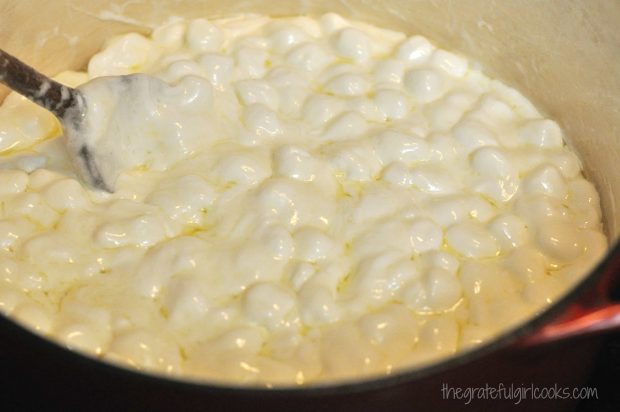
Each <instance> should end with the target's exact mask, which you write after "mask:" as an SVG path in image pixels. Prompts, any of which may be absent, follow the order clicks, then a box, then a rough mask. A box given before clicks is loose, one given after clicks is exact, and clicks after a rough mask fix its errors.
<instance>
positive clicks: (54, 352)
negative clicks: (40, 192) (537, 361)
mask: <svg viewBox="0 0 620 412" xmlns="http://www.w3.org/2000/svg"><path fill="white" fill-rule="evenodd" d="M618 268H620V239H616V240H614V244H613V246H610V247H609V249H608V252H607V253H606V255H605V257H604V258H603V259H601V261H599V263H598V264H597V265H596V266H595V267H594V268H593V269H592V270H591V271H590V273H589V274H588V275H587V276H585V277H584V278H583V279H581V280H580V281H579V282H578V283H576V284H575V285H574V286H573V288H572V289H571V290H570V291H569V292H568V293H566V294H565V295H564V296H562V297H561V298H560V299H558V301H557V302H555V303H554V304H553V305H550V306H548V307H547V308H546V309H545V310H543V311H542V312H541V313H539V314H538V315H536V316H534V317H532V318H530V319H529V320H527V321H526V322H524V323H521V324H519V325H517V326H515V327H513V328H510V329H507V330H505V331H504V332H503V333H501V334H499V335H497V336H496V337H495V338H494V339H492V340H490V341H488V342H487V343H484V344H482V345H480V346H477V347H474V348H472V349H469V350H465V351H462V352H460V353H457V354H455V355H452V356H450V357H448V358H446V359H444V360H440V361H437V362H431V363H429V364H427V365H425V366H418V367H403V368H400V369H398V370H396V371H395V372H394V373H392V374H390V375H384V374H378V375H369V376H364V377H361V378H347V379H345V380H338V381H327V382H324V383H320V382H319V383H316V384H309V385H303V386H275V387H272V388H270V387H265V386H259V385H249V386H246V385H238V386H237V385H234V384H232V383H230V382H226V383H224V382H212V381H200V380H197V379H195V380H192V379H187V378H183V377H174V376H168V375H164V374H159V373H155V372H149V371H138V370H134V369H129V368H128V367H125V366H124V365H121V364H114V363H111V362H106V361H103V360H98V359H96V358H94V357H92V356H91V355H89V354H85V353H82V352H79V351H74V350H71V349H68V348H66V347H63V346H62V345H61V344H60V343H59V342H56V341H53V340H51V339H48V338H46V337H44V336H42V335H40V334H38V333H36V332H34V331H32V330H30V329H29V328H27V327H26V326H23V325H21V324H19V323H18V322H16V321H14V320H12V319H10V318H9V317H7V316H6V315H4V314H1V316H0V328H1V329H2V330H7V329H8V332H9V334H11V335H13V334H16V335H18V336H15V335H13V337H16V338H17V340H21V339H29V340H31V341H32V342H33V344H34V343H35V342H36V345H37V346H38V347H40V348H41V349H42V350H41V352H47V353H46V354H45V355H48V356H64V357H66V358H68V359H69V360H70V361H72V362H74V363H76V362H81V363H83V364H85V367H88V368H91V369H93V373H97V372H98V371H99V372H106V373H108V374H111V375H116V376H118V377H119V378H123V379H131V380H134V381H138V380H141V381H142V382H143V383H144V384H155V385H159V386H162V385H165V386H168V387H172V388H175V389H178V390H185V391H187V390H189V391H192V392H195V391H197V392H203V393H205V395H206V394H207V393H213V392H218V393H220V394H229V395H237V396H249V397H268V398H278V397H291V396H295V397H312V396H324V395H333V394H342V393H343V392H346V393H357V392H364V391H368V390H378V389H382V388H385V387H389V386H393V385H398V384H402V383H405V382H411V381H415V380H419V379H422V378H427V377H430V376H432V375H438V374H440V373H442V372H445V371H447V370H449V369H452V368H455V367H459V366H462V365H465V364H467V363H471V362H473V361H475V360H478V359H480V358H482V357H484V356H486V355H490V354H492V353H494V352H498V351H499V350H501V349H505V348H507V347H510V345H512V344H514V343H517V342H518V341H520V340H521V339H522V338H523V337H525V336H527V335H530V334H532V333H533V332H535V331H536V330H538V329H539V328H541V327H542V326H544V325H545V324H548V323H550V322H551V321H553V320H554V319H556V318H558V317H559V316H560V315H562V314H563V313H564V312H565V310H566V309H567V308H568V307H569V306H570V305H571V304H573V303H575V301H576V300H577V298H578V297H579V296H580V295H582V293H584V292H586V290H588V289H589V288H591V287H593V286H595V285H596V284H597V282H598V281H601V280H604V279H603V275H607V276H612V275H614V273H613V271H616V272H617V271H618ZM543 344H544V343H543Z"/></svg>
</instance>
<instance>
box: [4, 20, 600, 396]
mask: <svg viewBox="0 0 620 412" xmlns="http://www.w3.org/2000/svg"><path fill="white" fill-rule="evenodd" d="M142 71H144V72H148V73H151V74H153V75H155V76H157V77H160V78H162V79H164V80H165V81H167V82H169V83H171V84H172V88H171V89H168V88H164V89H159V88H157V91H158V93H155V94H145V95H143V96H137V97H138V98H143V100H144V101H143V103H144V106H143V107H140V110H138V111H137V113H144V115H142V117H141V120H144V121H143V122H141V123H131V122H133V121H135V120H136V119H135V118H132V117H131V116H128V117H127V118H126V119H120V120H119V123H118V125H120V127H121V128H122V127H128V128H131V129H130V130H132V133H133V135H134V136H139V137H138V138H137V139H136V140H135V141H134V143H139V145H138V147H137V150H136V151H135V152H131V151H130V150H129V149H131V146H126V145H123V144H119V145H118V146H115V145H114V144H113V143H114V142H113V141H112V140H106V141H104V143H105V144H106V149H107V150H119V154H124V155H125V156H126V158H127V159H128V160H127V162H126V163H123V164H122V165H120V166H122V167H121V168H120V169H119V170H120V171H121V172H122V173H121V175H120V178H119V180H118V185H117V186H118V190H117V192H116V193H114V194H113V195H109V194H106V193H100V192H89V191H87V190H85V189H84V188H83V187H82V186H81V185H80V184H79V183H78V181H76V180H75V178H74V177H73V174H72V172H71V167H70V166H69V164H68V162H67V159H66V155H65V154H64V152H63V149H62V143H63V142H62V140H61V139H55V140H50V139H49V138H50V137H53V136H54V135H55V134H57V133H58V131H59V129H58V126H57V124H56V123H55V121H54V120H53V119H51V118H50V115H47V114H45V113H44V112H41V111H40V110H38V109H37V108H36V107H34V106H33V105H32V104H30V103H29V102H27V101H25V100H23V99H20V98H17V97H15V96H11V97H9V99H8V100H7V102H5V104H4V105H3V107H2V108H1V109H0V119H2V123H1V124H0V137H1V140H0V143H1V144H2V145H3V146H2V149H4V155H3V160H2V165H3V170H0V181H1V182H2V184H1V185H0V187H2V188H3V189H2V192H1V193H0V196H1V197H0V200H1V201H2V205H3V209H2V220H0V225H2V226H3V231H2V233H3V234H2V236H3V237H2V238H1V239H0V245H1V246H2V248H3V249H2V252H1V253H0V259H1V262H2V268H3V276H4V281H3V282H2V283H1V284H0V307H1V308H2V310H3V311H4V312H5V313H7V314H9V315H10V316H13V317H14V318H16V319H18V320H20V321H22V322H24V323H25V324H27V325H29V326H31V327H32V328H34V329H36V330H38V331H40V332H41V333H43V334H45V335H48V336H52V337H54V338H55V339H58V340H59V341H61V342H63V343H64V344H66V345H67V346H69V347H70V348H74V349H78V350H83V351H86V352H88V353H91V354H94V355H96V356H99V357H101V358H103V359H108V360H112V361H115V362H121V363H126V364H128V365H131V366H133V367H137V368H139V369H145V370H149V371H157V372H160V373H166V374H171V375H175V376H185V377H192V378H199V379H210V380H220V381H226V382H234V383H259V384H302V383H312V382H317V381H320V380H329V379H341V378H352V377H359V376H361V375H365V374H374V373H379V374H381V373H391V372H392V371H393V370H395V369H398V368H401V367H406V366H412V365H420V364H424V363H426V362H429V361H432V360H436V359H439V358H442V357H445V356H449V355H451V354H453V353H455V352H456V351H458V350H461V349H464V348H468V347H471V346H472V345H477V344H480V343H481V342H484V341H486V340H488V339H489V338H491V337H492V336H494V335H495V334H497V333H499V332H500V331H502V330H504V329H505V328H507V327H510V326H512V325H515V324H516V323H519V322H522V321H523V320H524V319H526V318H527V317H528V316H531V315H532V314H534V313H535V312H536V311H539V310H541V309H542V308H543V307H545V306H546V305H548V304H550V303H552V302H553V301H554V300H555V299H556V298H557V297H558V296H561V294H562V293H564V292H565V291H566V290H567V289H569V288H570V286H571V285H572V284H573V283H574V282H576V281H577V280H579V279H581V277H582V276H583V275H584V274H586V273H587V272H588V270H589V268H590V267H591V266H592V265H593V264H594V263H595V262H596V261H597V260H598V259H599V257H600V256H601V255H602V254H603V253H604V251H605V249H606V239H605V237H604V235H603V234H602V233H601V212H600V207H599V198H598V194H597V192H596V190H595V189H594V187H593V185H592V184H591V183H589V182H588V181H586V180H585V179H584V178H583V177H582V175H581V171H580V162H579V160H578V159H577V158H576V156H575V155H574V154H573V153H572V152H571V151H570V150H568V149H567V148H566V147H565V146H564V145H563V142H562V132H561V129H560V128H559V127H558V125H557V124H556V123H555V122H553V121H551V120H545V119H544V118H543V117H542V116H541V115H540V113H539V112H538V111H537V110H536V109H535V108H534V106H532V104H531V103H529V102H528V101H527V100H526V99H525V98H524V97H523V96H521V95H520V94H519V93H518V92H516V91H515V90H513V89H510V88H508V87H506V86H505V85H503V84H501V83H499V82H497V81H494V80H490V79H489V78H487V77H485V76H484V75H482V74H481V73H480V72H479V71H477V70H476V69H475V68H473V67H472V64H471V63H470V62H469V61H468V60H467V59H465V58H464V57H462V56H460V55H458V54H454V53H450V52H447V51H444V50H438V49H436V48H435V47H434V46H433V45H432V44H431V43H430V42H428V40H426V39H425V38H423V37H420V36H413V37H407V36H406V35H404V34H402V33H398V32H393V31H387V30H381V29H378V28H376V27H373V26H369V25H367V24H364V23H351V22H349V21H347V20H344V19H343V18H341V17H340V16H338V15H335V14H328V15H324V16H323V17H321V18H320V19H319V20H314V19H311V18H307V17H302V18H293V19H287V20H282V19H280V20H273V19H271V18H267V17H260V16H253V17H243V18H232V19H226V20H218V21H211V22H209V21H207V20H204V19H202V20H194V21H191V22H184V21H182V20H179V19H172V20H169V21H168V23H167V24H166V25H164V26H162V27H159V28H157V29H156V30H155V31H154V32H153V34H152V36H151V37H144V36H141V35H138V34H129V35H125V36H121V37H117V38H114V39H112V40H110V41H109V42H108V43H107V47H106V48H105V49H104V50H103V51H102V52H100V53H99V54H97V55H96V56H94V57H93V58H92V59H91V60H90V63H89V65H88V74H89V75H88V76H86V75H84V74H83V73H69V72H68V73H64V74H63V75H61V76H60V77H59V79H60V80H61V81H64V82H66V83H68V84H71V85H77V84H80V83H83V82H84V81H85V80H87V78H88V77H89V76H90V77H97V76H104V75H119V74H129V73H135V72H142ZM92 84H94V86H87V87H91V88H90V89H88V90H89V93H91V97H92V98H93V101H96V98H97V97H105V96H109V91H108V90H107V89H105V90H103V94H102V90H101V89H98V88H97V87H98V86H97V83H92ZM166 87H167V86H166ZM162 90H163V91H162ZM101 101H102V102H103V103H104V104H105V100H101ZM126 103H127V102H125V103H124V104H126ZM129 103H130V104H127V110H132V108H131V106H132V104H134V105H135V104H138V103H139V101H138V100H137V101H135V102H129ZM214 113H215V114H216V115H213V114H214ZM123 122H125V123H123ZM168 124H170V125H171V126H170V127H172V131H171V132H170V135H174V136H175V137H177V138H178V140H175V141H174V142H168V143H169V144H170V145H171V146H166V147H165V148H163V150H162V147H161V145H160V143H161V142H162V141H164V142H165V140H161V136H160V134H161V133H160V128H161V127H166V125H168ZM168 143H166V144H168ZM173 143H174V144H173ZM166 155H169V156H166ZM136 159H138V161H136Z"/></svg>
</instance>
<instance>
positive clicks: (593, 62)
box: [0, 0, 620, 411]
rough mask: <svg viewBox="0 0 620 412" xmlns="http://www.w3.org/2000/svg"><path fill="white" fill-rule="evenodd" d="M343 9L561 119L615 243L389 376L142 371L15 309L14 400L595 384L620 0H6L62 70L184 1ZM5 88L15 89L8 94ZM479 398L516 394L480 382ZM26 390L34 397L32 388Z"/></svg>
mask: <svg viewBox="0 0 620 412" xmlns="http://www.w3.org/2000/svg"><path fill="white" fill-rule="evenodd" d="M327 11H333V12H336V13H340V14H342V15H344V16H346V17H348V18H352V19H359V20H364V21H367V22H369V23H372V24H376V25H378V26H383V27H387V28H391V29H394V30H399V31H403V32H407V33H422V34H424V35H426V36H427V37H429V38H430V39H432V40H434V42H435V43H436V44H437V45H438V46H440V47H443V48H446V49H452V50H457V51H460V52H462V53H464V54H466V55H468V56H469V57H471V58H472V59H473V60H475V61H477V62H479V63H480V64H481V65H482V67H483V68H484V70H485V71H486V73H487V74H489V75H490V76H491V77H495V78H498V79H500V80H502V81H504V82H505V83H507V84H508V85H510V86H513V87H515V88H517V89H518V90H520V91H521V92H522V93H523V94H524V95H525V96H526V97H528V98H529V99H530V100H531V101H532V102H533V103H534V104H536V105H537V106H538V107H539V108H540V109H542V111H543V112H545V114H546V115H548V116H549V117H551V118H553V119H555V120H557V121H558V122H559V124H560V125H561V126H562V128H563V129H564V131H565V134H566V136H567V139H568V143H569V144H570V146H572V147H573V148H574V150H576V151H577V153H578V154H579V155H580V158H581V159H582V162H583V166H584V169H585V171H586V174H587V176H588V178H589V179H590V180H592V181H593V182H594V183H595V185H596V187H597V188H598V190H599V192H600V196H601V205H602V209H603V218H604V222H605V226H606V234H607V235H608V237H609V239H610V245H611V246H610V249H609V252H608V254H607V255H606V257H605V258H604V260H603V261H602V262H601V263H600V265H599V266H598V267H597V268H595V269H594V270H593V271H592V272H591V273H590V274H588V275H587V276H586V277H584V279H583V281H581V282H580V283H579V284H577V285H576V286H575V287H574V288H573V289H572V290H570V291H569V292H568V293H567V294H566V295H565V296H564V297H563V298H562V299H560V300H558V301H557V302H556V303H555V304H553V305H552V306H551V307H549V308H548V309H546V310H545V311H544V312H542V313H540V314H539V315H538V316H536V317H535V318H533V319H530V320H528V321H527V322H525V323H524V324H522V325H520V326H518V327H515V328H513V329H511V330H506V331H504V332H503V333H502V334H501V335H499V336H498V337H497V338H496V339H494V340H492V341H489V342H488V343H487V344H485V345H482V346H481V347H478V348H476V349H474V350H471V351H469V352H464V353H461V354H459V355H457V356H454V357H452V358H449V359H447V360H445V361H443V362H441V363H437V364H434V365H430V366H427V367H424V368H421V369H414V370H408V371H403V372H400V373H395V374H393V375H391V376H387V377H383V378H373V379H364V380H357V381H348V382H344V383H338V384H325V385H319V386H313V387H306V388H297V389H278V388H276V389H266V388H233V387H224V386H219V385H217V384H204V383H202V384H201V383H191V382H181V381H175V380H171V379H166V378H162V377H157V376H152V375H147V374H140V373H137V372H133V371H129V370H126V369H123V368H120V367H116V366H112V365H108V364H104V363H101V362H98V361H95V360H93V359H91V358H88V357H85V356H82V355H79V354H76V353H72V352H69V351H67V350H65V349H63V348H61V347H60V346H57V345H56V344H54V343H51V342H49V341H47V340H45V339H43V338H40V337H38V336H37V335H35V334H33V333H31V332H30V331H28V330H26V329H24V328H22V327H21V326H19V325H17V324H15V323H13V322H11V321H10V320H9V319H6V318H4V317H0V361H2V365H3V367H2V369H3V372H2V373H3V374H4V376H3V378H2V379H3V381H2V382H1V383H2V387H3V391H4V394H5V395H7V394H10V392H11V390H12V389H18V388H20V389H22V388H25V387H27V388H28V392H29V397H28V398H19V397H17V396H11V402H13V403H12V405H14V406H15V407H17V408H19V406H20V405H22V406H24V405H29V406H32V405H36V406H38V407H40V408H42V409H44V410H48V409H49V408H50V407H53V406H57V407H59V408H60V407H61V408H62V409H63V410H73V409H75V410H84V409H101V410H172V409H175V410H176V409H179V410H184V411H190V410H204V411H207V410H209V411H211V410H213V411H216V410H237V409H238V410H242V409H243V410H248V409H250V408H251V409H256V408H259V409H265V410H287V411H289V410H296V411H304V410H384V409H385V410H388V409H389V410H406V411H413V410H418V409H422V410H428V409H433V410H435V409H445V410H449V409H453V408H458V407H463V406H464V405H465V402H467V399H452V400H450V399H444V397H446V396H449V394H450V393H449V392H447V391H446V389H445V388H463V389H465V388H477V387H485V386H488V387H496V388H497V387H500V385H505V386H510V385H511V384H512V385H514V386H517V387H519V386H521V387H530V386H531V385H533V386H535V387H539V388H543V387H554V386H555V387H566V386H579V385H582V384H583V382H584V377H585V376H587V373H588V371H589V368H590V364H591V362H592V354H593V353H595V352H596V348H597V345H598V338H597V336H600V334H599V335H596V334H597V333H598V332H603V331H609V330H612V329H618V328H620V304H619V303H613V302H611V301H609V297H608V296H609V294H608V291H609V290H610V288H611V286H612V283H613V282H614V278H618V273H619V272H620V244H619V243H618V237H619V236H618V235H619V234H620V210H619V209H618V207H620V206H619V205H620V109H619V108H620V31H619V30H618V29H617V28H618V27H620V2H618V1H614V0H607V1H606V0H597V1H589V0H565V1H562V2H550V1H549V2H532V1H529V0H513V1H509V2H508V1H505V2H492V1H488V0H461V1H453V0H433V1H421V0H383V1H368V0H340V1H335V0H329V1H315V0H304V1H291V0H253V1H234V0H227V1H219V0H211V1H198V0H196V1H190V0H170V1H161V0H131V1H129V0H127V1H120V0H112V1H110V0H92V1H84V0H64V1H54V2H43V1H36V0H21V1H20V0H0V47H2V48H3V49H5V50H7V51H9V52H10V53H13V54H15V55H17V56H19V57H20V58H21V59H23V60H25V61H28V62H30V63H31V64H32V65H34V66H36V67H39V68H42V70H43V71H44V72H45V73H46V74H49V75H53V74H55V73H56V72H58V71H61V70H65V69H69V68H73V69H77V68H80V67H84V65H85V63H86V62H87V61H88V58H89V57H90V56H91V55H92V54H94V53H95V52H96V51H97V50H98V49H99V48H100V47H101V45H102V44H103V42H104V40H105V39H106V38H109V37H110V36H112V35H114V34H120V33H126V32H129V31H139V32H145V33H147V32H148V31H149V29H150V28H151V27H153V26H154V25H156V24H158V23H161V22H162V21H163V20H165V19H166V18H167V17H169V16H171V15H176V16H183V17H188V18H192V17H198V16H207V17H223V16H228V15H232V14H238V13H248V12H260V13H267V14H270V15H273V16H284V15H294V14H309V15H320V14H322V13H324V12H327ZM6 93H7V91H6V89H0V99H1V98H2V97H3V96H4V95H6ZM477 397H478V398H480V397H482V398H487V399H473V400H472V403H470V404H469V405H468V408H469V409H477V408H478V409H484V410H489V409H492V408H495V407H500V406H501V407H502V408H507V407H510V406H515V404H516V403H518V399H512V400H500V399H489V398H490V397H491V396H490V395H489V394H488V392H487V395H486V396H484V395H482V396H481V395H480V393H479V396H477ZM528 401H531V399H524V400H522V401H521V402H520V403H519V404H518V405H517V406H518V407H520V408H523V409H526V410H543V409H544V410H553V409H556V410H562V409H570V408H572V407H573V405H574V403H573V401H571V400H570V399H567V400H562V401H558V400H556V401H548V400H538V401H531V402H530V403H528ZM20 402H21V403H20Z"/></svg>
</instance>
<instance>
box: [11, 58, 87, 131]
mask: <svg viewBox="0 0 620 412" xmlns="http://www.w3.org/2000/svg"><path fill="white" fill-rule="evenodd" d="M0 83H4V84H5V85H7V86H8V87H10V88H11V89H13V90H15V91H16V92H17V93H19V94H21V95H22V96H24V97H27V98H28V99H30V100H32V101H33V102H35V103H36V104H38V105H39V106H42V107H44V108H46V109H47V110H49V111H50V112H52V113H54V114H55V115H56V116H57V117H59V118H60V119H63V118H64V116H65V112H66V111H67V109H69V108H70V107H73V106H76V105H77V104H78V103H79V93H78V92H77V91H76V90H75V89H72V88H71V87H67V86H64V85H62V84H60V83H58V82H56V81H54V80H52V79H50V78H49V77H47V76H45V75H43V74H41V73H39V72H38V71H36V70H35V69H33V68H32V67H30V66H28V65H27V64H25V63H23V62H22V61H20V60H18V59H17V58H15V57H14V56H12V55H10V54H9V53H7V52H5V51H4V50H2V49H0Z"/></svg>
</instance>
